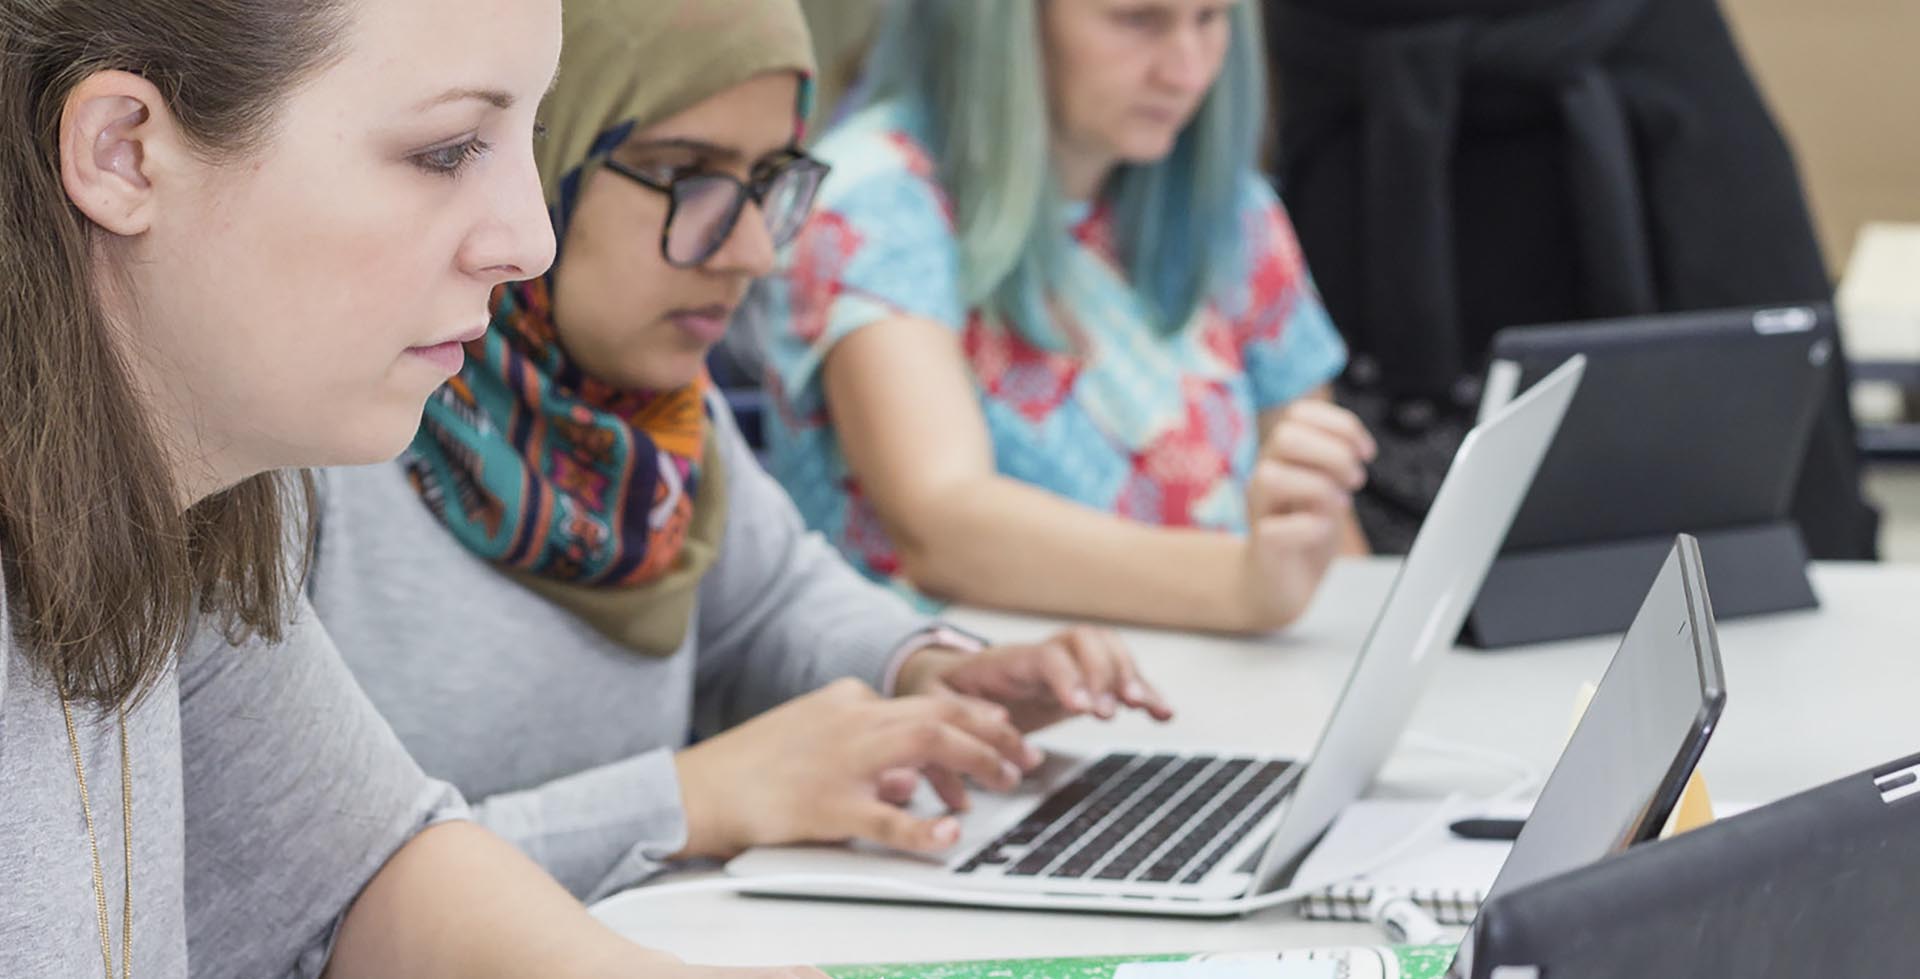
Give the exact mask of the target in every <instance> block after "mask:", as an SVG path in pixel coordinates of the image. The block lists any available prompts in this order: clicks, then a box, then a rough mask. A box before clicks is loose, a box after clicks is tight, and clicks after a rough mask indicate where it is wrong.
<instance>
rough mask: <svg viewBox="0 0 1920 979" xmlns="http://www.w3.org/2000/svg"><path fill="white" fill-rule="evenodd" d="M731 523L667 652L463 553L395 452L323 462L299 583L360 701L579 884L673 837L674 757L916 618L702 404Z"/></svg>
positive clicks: (608, 880) (634, 862)
mask: <svg viewBox="0 0 1920 979" xmlns="http://www.w3.org/2000/svg"><path fill="white" fill-rule="evenodd" d="M715 416H716V419H715V424H716V437H718V438H719V439H720V440H721V447H722V450H723V451H724V452H725V454H726V466H727V496H728V509H727V527H726V532H725V535H724V537H723V539H722V541H721V545H720V553H719V556H718V558H717V559H716V560H715V562H714V564H713V566H712V567H711V568H709V569H708V571H707V574H706V577H705V578H703V579H702V580H701V583H700V590H699V595H698V604H697V606H696V611H695V614H694V623H693V627H692V628H691V629H690V630H689V634H688V635H687V637H686V640H685V642H684V643H683V644H682V645H681V648H680V649H679V650H678V651H677V652H675V653H674V654H673V655H672V656H668V657H652V656H644V655H641V654H639V653H636V652H633V651H632V650H629V649H627V648H625V647H623V646H620V645H618V644H616V643H614V642H612V641H610V640H608V639H606V638H605V637H604V636H602V635H601V634H600V633H599V632H598V631H596V630H595V629H594V628H593V627H592V626H590V625H588V624H587V623H585V622H583V621H581V620H580V619H579V618H577V617H575V616H574V615H572V614H571V613H569V612H568V611H566V610H565V609H563V608H561V607H559V606H557V605H554V604H552V603H551V602H549V601H547V600H546V599H545V598H543V597H541V596H540V595H538V594H535V593H534V592H532V591H530V590H528V589H526V588H523V587H521V586H520V585H519V584H517V583H515V582H514V581H513V580H512V579H510V578H508V577H507V576H505V575H503V574H501V573H500V572H499V571H497V570H496V569H495V568H494V566H493V565H491V564H489V563H487V562H485V561H483V560H481V559H480V558H478V557H475V556H474V555H473V554H472V553H471V552H469V551H468V550H467V549H466V548H465V547H463V546H462V545H461V544H460V543H459V541H457V540H455V539H454V537H453V535H452V534H451V533H449V532H448V531H447V530H446V528H445V527H443V526H442V525H441V524H440V522H439V521H438V520H437V519H436V518H435V517H434V516H433V514H432V513H431V512H429V511H428V510H427V508H426V506H425V505H424V504H423V503H422V502H421V501H420V498H419V496H418V495H416V494H415V492H414V490H413V487H412V485H411V484H410V483H409V482H408V480H407V477H406V473H405V471H404V470H403V468H402V467H401V466H399V465H397V464H387V465H379V466H369V467H363V468H355V469H336V470H329V471H328V472H326V473H325V474H324V478H323V483H322V500H323V506H322V511H321V512H322V514H323V517H322V520H321V529H320V548H319V555H320V557H319V561H318V563H317V564H316V566H315V568H314V575H313V578H312V586H311V589H310V591H311V594H312V596H313V603H314V607H315V608H316V609H318V610H319V612H320V617H321V620H322V621H324V622H325V623H326V624H327V628H328V630H329V631H331V632H332V633H333V635H334V636H335V637H336V638H337V639H338V640H339V642H340V648H341V651H342V653H343V654H344V655H345V657H346V661H347V665H348V666H349V667H350V668H351V669H352V670H353V672H354V675H355V676H356V677H357V678H358V679H359V680H360V683H361V685H362V686H363V687H365V688H366V691H367V696H368V697H369V698H371V699H372V700H373V702H374V705H375V706H377V707H378V708H379V709H380V711H381V713H383V714H385V715H386V717H387V720H388V721H389V722H391V723H392V724H393V728H394V730H395V731H397V732H398V733H399V735H400V739H401V741H402V742H404V743H405V744H406V746H407V748H408V750H410V751H412V752H413V755H414V757H415V758H417V759H419V761H420V764H421V766H422V767H424V768H425V769H426V770H427V771H428V772H430V773H432V774H433V775H434V776H435V777H437V778H443V779H446V780H447V781H449V782H452V783H453V784H454V785H455V786H457V787H458V788H459V789H460V791H461V792H462V793H463V794H464V795H465V796H466V797H467V798H468V799H470V800H472V801H473V809H474V814H475V818H477V819H478V820H479V821H480V822H481V823H482V824H484V825H485V826H487V828H489V829H491V830H493V831H494V832H495V833H498V834H499V835H501V836H503V837H505V838H507V839H508V840H511V841H512V842H514V843H515V844H517V845H518V846H519V847H520V848H521V849H522V850H523V851H525V852H526V853H527V855H528V856H530V857H532V858H533V859H534V860H535V861H536V862H538V863H539V864H541V865H542V866H543V867H545V868H546V869H547V872H548V873H551V874H552V875H553V876H554V877H555V878H557V879H558V880H559V881H560V882H561V883H562V884H564V885H566V887H567V888H568V889H569V890H571V891H572V892H573V893H574V894H575V895H576V896H578V897H581V898H583V899H586V900H595V899H598V898H600V897H603V896H605V895H607V894H611V893H614V892H615V891H619V890H623V889H625V888H628V887H631V886H633V885H635V884H637V883H640V882H641V881H643V880H645V879H646V878H648V877H649V876H652V875H653V874H655V873H657V872H658V871H659V870H660V869H661V867H662V862H663V859H664V858H665V857H666V856H668V855H670V854H672V853H674V852H676V851H677V850H679V849H680V847H681V846H682V845H684V843H685V840H686V818H685V815H684V812H683V811H682V809H681V804H680V785H679V779H678V776H677V774H676V772H675V769H674V765H673V755H672V752H673V751H674V750H676V749H678V748H681V747H683V746H685V745H686V744H687V743H688V741H689V739H690V738H691V737H692V736H694V735H696V734H699V735H705V734H711V733H713V732H716V731H721V730H724V729H726V728H727V727H729V726H731V725H733V724H736V723H738V722H740V721H742V720H744V719H746V718H749V717H752V716H753V715H755V714H758V713H760V712H761V711H764V710H766V709H767V708H769V707H772V706H775V705H777V704H779V703H782V702H783V701H786V700H788V699H791V698H793V697H795V696H798V695H800V694H802V693H806V692H808V691H811V690H814V689H817V688H819V687H822V686H825V685H826V684H828V683H831V682H832V681H834V680H836V679H839V678H841V677H847V676H852V677H858V678H860V679H863V680H866V681H867V682H868V683H870V684H872V685H873V686H875V687H876V688H878V687H880V686H881V685H882V680H883V677H884V675H885V673H886V672H887V668H888V666H889V664H890V661H891V660H892V658H893V654H894V652H895V651H896V650H897V649H898V648H899V647H900V645H901V644H902V643H903V642H905V641H906V640H907V639H909V638H910V637H911V636H912V635H913V634H914V633H916V632H918V631H919V630H921V629H923V628H925V627H926V626H927V625H928V624H929V622H928V620H927V619H926V618H924V617H923V616H921V615H919V614H917V613H916V612H914V611H913V610H912V609H911V608H909V607H908V606H907V604H906V603H905V602H904V601H903V600H902V599H900V598H899V597H898V596H896V595H894V594H893V593H892V592H890V591H888V590H886V589H885V588H882V587H880V586H878V585H875V584H873V583H871V582H869V581H867V580H866V579H865V578H862V577H861V576H860V575H859V574H858V573H857V572H855V571H853V570H852V569H851V568H850V567H848V566H847V564H846V562H845V561H843V560H842V559H841V558H840V556H839V554H838V553H836V552H835V551H834V550H833V548H832V546H831V545H829V544H827V543H826V542H825V541H824V540H823V539H821V538H820V537H819V536H818V535H815V534H810V533H808V532H807V531H806V528H805V527H804V526H802V524H801V522H800V517H799V514H798V513H797V512H796V511H795V510H794V507H793V503H792V501H790V500H789V499H788V498H787V495H786V493H785V492H784V491H783V490H781V489H780V487H779V485H778V484H776V483H775V482H774V481H773V480H772V478H771V477H769V476H768V475H767V473H766V471H765V470H763V469H762V468H761V467H760V464H759V463H758V462H757V461H755V459H754V457H753V453H752V452H751V450H749V449H748V448H747V446H746V443H745V442H744V441H743V440H742V439H741V437H740V434H739V432H738V431H737V429H736V428H735V427H734V423H733V420H732V417H731V416H730V415H729V414H728V413H727V411H726V408H725V405H724V404H722V403H718V402H716V407H715Z"/></svg>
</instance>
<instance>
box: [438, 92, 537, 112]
mask: <svg viewBox="0 0 1920 979" xmlns="http://www.w3.org/2000/svg"><path fill="white" fill-rule="evenodd" d="M467 101H476V102H485V103H487V104H488V105H491V106H493V107H494V108H496V109H511V108H513V103H514V102H515V99H514V97H513V93H511V92H502V91H500V90H498V89H491V88H451V89H448V90H446V91H444V92H441V93H440V94H439V95H436V96H434V97H432V98H430V99H427V100H425V101H423V102H421V103H420V105H419V107H418V111H425V110H427V109H431V108H434V107H435V106H441V105H446V104H447V103H449V102H467Z"/></svg>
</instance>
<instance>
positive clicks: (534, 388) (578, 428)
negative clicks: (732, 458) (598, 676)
mask: <svg viewBox="0 0 1920 979" xmlns="http://www.w3.org/2000/svg"><path fill="white" fill-rule="evenodd" d="M564 34H565V36H564V37H563V39H562V54H561V63H560V72H559V75H558V76H557V79H556V81H555V84H554V88H553V91H551V92H550V93H548V95H547V97H546V99H545V101H543V102H542V103H541V107H540V117H541V121H542V122H543V123H545V124H546V126H547V129H548V134H547V138H546V139H545V140H544V141H542V142H541V143H539V144H538V145H537V146H536V147H535V155H536V158H537V162H538V164H539V169H540V179H541V185H542V187H543V188H544V190H545V192H546V198H547V207H548V213H549V216H550V217H551V218H552V220H553V226H554V232H555V235H556V236H557V237H558V238H559V239H560V240H561V241H562V242H563V243H564V242H565V240H566V233H567V226H568V224H569V222H570V219H571V218H572V216H573V207H574V203H575V201H576V200H577V199H578V195H579V190H580V188H581V187H583V186H585V182H586V181H587V180H588V179H590V178H591V177H592V176H593V174H594V171H595V170H597V169H598V168H599V166H600V164H601V163H603V162H605V160H606V158H607V156H608V155H609V154H611V153H612V152H613V151H614V149H616V148H617V147H619V146H620V144H621V143H622V142H624V141H625V140H626V138H627V137H628V136H629V135H630V134H632V133H633V132H635V131H637V130H640V129H644V128H646V127H648V126H651V125H653V124H655V123H657V122H660V121H662V120H664V119H667V118H670V117H671V116H673V115H675V114H677V113H679V112H680V111H682V110H684V109H687V108H689V107H691V106H693V105H695V104H697V103H699V102H701V101H703V100H705V99H707V98H710V97H712V96H714V95H717V94H719V93H721V92H723V91H726V90H727V89H729V88H732V87H733V86H735V85H738V84H740V83H742V82H745V81H747V80H748V79H751V78H753V77H755V76H757V75H760V74H764V73H767V72H772V71H792V72H795V73H797V74H799V75H801V76H802V78H803V84H802V85H801V91H802V101H803V104H802V105H801V106H800V107H798V109H797V112H796V118H797V119H800V118H804V113H805V105H804V102H805V98H806V93H807V91H808V90H809V88H810V86H809V85H808V84H806V83H805V81H804V79H806V78H808V77H810V76H811V73H812V71H813V57H812V49H811V47H810V43H809V40H808V36H807V30H806V23H805V21H804V20H803V19H802V17H801V14H800V9H799V6H798V5H797V3H796V2H795V0H568V4H567V12H566V18H565V26H564ZM656 234H657V232H656ZM561 260H562V261H564V260H565V255H564V252H563V254H562V256H561ZM551 276H552V273H549V275H548V278H547V279H545V280H539V281H534V282H524V283H517V284H514V285H510V286H504V287H502V288H500V289H499V290H497V291H496V292H495V293H494V297H493V322H492V326H491V329H489V331H488V333H487V336H486V337H484V338H482V339H481V340H478V341H476V342H474V343H471V344H468V346H467V364H466V367H465V368H463V369H462V370H461V372H460V374H459V376H457V377H456V378H454V379H453V380H451V381H449V382H448V383H447V385H446V386H445V387H443V388H441V390H440V391H439V392H437V393H436V394H435V395H434V397H433V398H432V399H431V400H430V401H429V402H428V404H427V411H426V417H425V418H424V420H423V422H422V424H421V427H420V431H419V434H418V435H416V436H415V438H414V441H413V446H412V448H411V450H410V451H409V453H408V456H407V460H406V464H407V469H408V472H409V473H410V475H411V477H412V480H413V483H414V487H415V488H416V490H418V492H419V494H420V497H421V499H422V500H424V501H425V503H426V505H427V506H428V508H429V509H431V510H432V512H433V513H434V515H435V516H436V517H438V518H439V519H440V521H441V522H442V523H443V524H445V525H446V527H447V529H448V530H449V531H451V532H452V534H453V535H454V537H455V538H456V539H458V540H459V541H460V542H461V543H462V544H463V545H465V546H466V548H467V549H468V550H470V551H472V552H473V553H474V554H476V555H478V556H480V557H481V558H483V559H485V560H487V561H489V562H491V563H493V564H495V565H498V566H499V567H500V568H502V569H503V570H505V571H506V572H507V573H509V574H511V575H513V576H514V577H515V578H516V579H517V580H519V581H520V582H521V583H522V584H524V585H525V586H526V587H527V588H529V589H531V590H533V591H535V592H537V593H539V594H541V595H543V596H545V597H546V598H548V599H549V600H551V601H553V602H554V603H556V604H558V605H560V606H561V607H563V608H565V609H567V610H568V611H570V612H572V613H574V614H575V615H576V616H578V617H580V618H581V619H583V620H584V621H586V622H588V623H589V624H591V625H593V626H594V627H595V628H597V629H598V630H599V631H600V632H601V633H602V634H604V635H606V636H607V637H608V638H610V639H613V640H614V641H616V642H619V643H621V644H623V645H625V646H627V647H629V648H631V649H634V650H637V651H639V652H642V653H646V654H648V655H656V656H664V655H670V654H672V653H673V652H674V651H675V650H677V649H678V648H679V647H680V645H681V643H682V641H683V639H684V637H685V635H686V632H687V629H688V626H689V624H690V622H691V620H692V615H693V603H694V596H695V594H696V592H697V590H698V586H699V583H700V578H701V576H702V575H703V574H704V573H705V572H706V570H707V568H708V567H709V566H710V565H711V564H712V562H713V560H714V558H715V557H716V556H717V554H718V550H719V544H720V539H721V536H722V534H723V532H724V530H725V526H726V506H727V496H726V488H725V487H726V473H725V472H724V469H723V467H722V465H721V464H720V459H719V452H718V450H717V448H716V446H715V444H714V440H713V437H712V418H711V417H710V416H709V412H710V408H709V405H708V401H707V395H708V390H709V388H710V386H711V384H710V382H709V381H708V379H707V378H706V377H705V376H704V375H703V376H702V377H700V378H699V379H698V380H696V381H695V382H694V383H693V384H692V385H690V386H688V387H686V388H683V389H680V390H677V391H666V392H630V391H619V390H615V389H613V388H611V387H609V386H608V385H606V384H603V383H601V382H599V381H597V380H595V379H593V378H591V377H588V376H586V375H585V374H584V373H583V372H581V371H580V370H579V368H578V367H576V366H575V365H574V364H573V363H572V361H571V360H570V359H569V358H568V356H567V354H566V351H565V349H564V345H563V344H562V343H561V340H560V333H559V331H558V330H556V328H555V326H554V321H553V316H552V304H551V298H550V291H549V290H550V283H551Z"/></svg>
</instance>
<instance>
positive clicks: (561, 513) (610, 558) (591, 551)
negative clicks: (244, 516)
mask: <svg viewBox="0 0 1920 979" xmlns="http://www.w3.org/2000/svg"><path fill="white" fill-rule="evenodd" d="M549 308H550V307H549V301H548V295H547V284H546V282H545V281H543V280H536V281H533V282H525V283H517V284H515V285H511V286H503V287H501V288H500V289H499V290H498V291H497V292H496V293H495V295H494V304H493V309H494V316H493V323H492V328H491V329H489V330H488V332H487V335H486V336H485V337H483V338H482V339H480V340H477V341H474V342H473V343H471V344H468V347H467V364H466V366H465V367H464V368H462V370H461V371H460V374H459V376H458V377H455V378H454V379H453V380H451V381H449V382H448V383H447V384H446V385H445V386H444V387H442V388H441V389H440V390H439V391H438V392H436V393H435V394H434V396H433V398H432V399H431V400H430V401H428V403H427V411H426V417H425V418H424V419H423V421H422V424H421V426H420V431H419V434H417V435H416V436H415V437H414V441H413V446H412V449H411V451H410V452H409V453H408V455H407V471H408V473H409V475H410V476H411V478H412V480H413V484H414V488H415V489H416V490H418V492H419V493H420V497H421V499H423V500H424V501H425V502H426V504H427V506H428V508H429V509H431V510H432V511H433V513H434V515H435V516H436V517H438V518H439V519H440V522H441V523H443V524H445V525H446V527H447V529H448V530H449V531H451V532H452V533H453V535H454V537H455V538H456V539H458V540H459V541H460V542H461V543H462V544H464V545H465V546H466V548H467V549H468V550H470V551H472V552H473V553H475V554H477V555H479V556H480V557H482V558H485V559H486V560H488V561H490V562H492V563H494V564H496V565H499V566H500V567H501V568H503V569H506V570H508V571H510V572H513V573H515V574H516V576H517V577H519V578H520V579H521V580H522V581H523V583H525V584H527V585H528V586H529V587H531V588H534V589H535V590H537V591H539V592H541V593H542V594H544V595H546V596H547V597H548V598H550V599H553V600H555V601H558V602H560V603H561V604H562V605H564V606H567V607H568V608H570V609H571V610H573V611H574V612H575V613H577V614H579V615H581V616H582V617H584V618H586V619H588V621H590V622H592V623H593V624H594V625H595V626H597V627H598V628H599V629H600V630H601V631H602V632H603V633H606V634H607V635H609V636H610V637H611V638H614V639H617V640H619V641H620V642H622V643H624V644H626V645H628V646H632V647H634V648H636V649H640V650H641V651H643V652H649V653H653V654H666V653H671V652H672V651H673V650H674V648H677V647H678V645H679V639H680V637H681V636H683V635H684V633H685V624H686V619H687V617H688V616H690V615H691V613H692V608H691V595H692V586H693V585H694V584H696V583H697V582H698V580H699V576H700V574H701V573H703V572H704V571H705V570H706V568H707V566H708V565H709V564H711V562H712V559H713V557H714V554H715V552H716V550H717V544H718V540H717V538H718V534H717V533H711V532H710V533H708V534H704V535H703V534H702V533H698V532H697V531H699V530H708V531H717V530H718V528H719V527H721V526H724V520H723V519H721V514H723V513H724V510H725V505H726V496H725V493H724V492H717V493H716V492H709V491H708V490H710V489H712V488H713V487H709V486H707V484H708V483H715V484H722V482H723V476H722V474H721V473H720V467H719V466H718V465H716V464H712V462H713V461H712V460H709V459H708V456H709V454H710V445H709V442H710V438H709V431H710V425H711V419H710V418H709V416H708V412H709V410H710V409H709V407H708V405H707V403H706V392H707V388H708V382H707V380H706V378H705V377H704V376H703V377H702V378H700V379H699V380H698V381H696V382H695V383H694V384H692V385H690V386H688V387H685V388H682V389H680V390H677V391H668V392H664V393H658V394H644V393H632V392H624V391H618V390H615V389H613V388H611V387H609V386H607V385H606V384H603V383H601V382H599V381H596V380H594V379H593V378H591V377H588V376H586V375H585V374H583V373H581V372H580V370H579V369H578V368H576V367H575V366H574V365H573V364H572V363H571V362H570V361H569V360H568V359H567V357H566V354H565V353H564V351H563V350H562V349H561V347H560V345H559V343H558V340H557V334H556V333H555V332H554V328H553V320H552V318H551V316H550V314H549ZM699 511H704V512H703V513H702V516H704V517H706V518H707V519H703V520H698V521H696V519H695V516H696V512H699ZM649 586H650V587H649ZM643 589H644V591H643ZM608 590H624V591H626V592H628V594H627V595H624V596H620V595H609V594H607V591H608ZM646 591H652V592H655V593H658V594H655V595H653V596H651V597H653V598H655V599H656V600H654V601H641V600H640V599H641V596H642V595H643V594H645V592H646ZM681 599H685V601H682V600H681ZM641 612H644V613H645V614H644V616H641V615H638V614H636V613H641ZM667 612H671V613H674V614H669V615H667V620H666V621H665V622H657V621H656V622H655V624H653V625H651V626H649V624H648V622H647V621H642V620H643V619H644V620H658V619H659V618H660V617H661V616H662V614H663V613H667Z"/></svg>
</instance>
